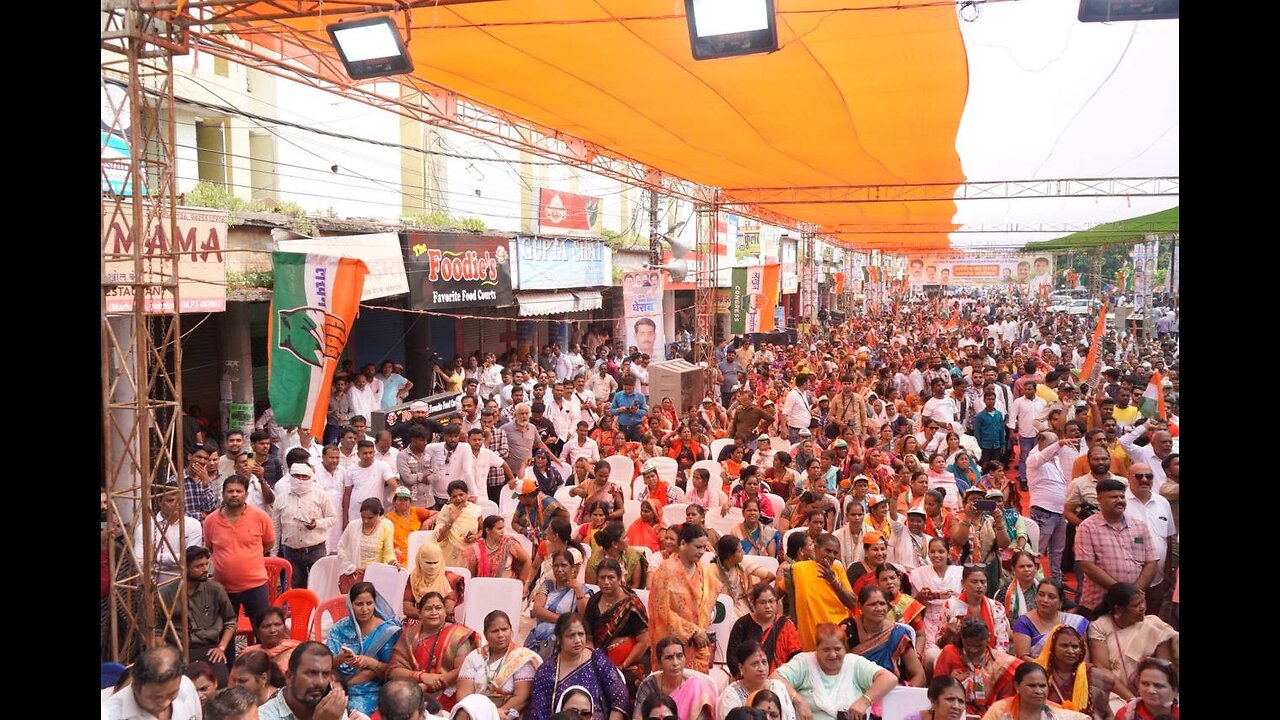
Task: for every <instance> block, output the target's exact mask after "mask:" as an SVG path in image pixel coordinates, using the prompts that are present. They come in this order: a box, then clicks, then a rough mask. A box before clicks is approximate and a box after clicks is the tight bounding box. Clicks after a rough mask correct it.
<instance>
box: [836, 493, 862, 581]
mask: <svg viewBox="0 0 1280 720" xmlns="http://www.w3.org/2000/svg"><path fill="white" fill-rule="evenodd" d="M844 506H845V507H844V519H845V522H844V526H843V527H841V528H840V529H839V530H837V531H836V532H835V536H836V538H838V539H839V540H840V564H841V565H844V566H845V567H846V568H851V567H853V566H854V565H857V564H859V563H861V562H862V557H863V555H864V554H865V553H866V548H864V547H863V545H862V535H863V533H865V532H867V525H866V522H865V521H866V518H867V508H866V506H864V505H863V504H862V502H861V501H859V500H858V499H857V498H854V497H853V496H852V495H850V496H849V499H847V500H845V501H844Z"/></svg>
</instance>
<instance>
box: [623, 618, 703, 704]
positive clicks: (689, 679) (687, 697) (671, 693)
mask: <svg viewBox="0 0 1280 720" xmlns="http://www.w3.org/2000/svg"><path fill="white" fill-rule="evenodd" d="M657 654H658V660H659V662H660V663H661V664H660V665H659V670H658V671H657V672H655V673H653V674H652V675H650V676H649V677H647V678H645V679H644V680H642V681H641V682H640V685H639V686H638V687H637V688H636V700H635V702H636V705H637V706H638V707H637V712H636V713H635V715H634V716H633V718H632V720H644V717H643V716H642V715H641V714H640V713H639V706H642V705H643V704H644V701H645V699H646V698H648V697H649V696H650V695H658V694H661V695H667V696H668V697H670V698H671V699H672V700H675V701H676V709H677V710H678V712H677V713H676V715H677V716H678V717H680V718H681V720H714V718H715V717H716V686H715V683H714V682H712V681H711V678H710V677H708V676H707V675H706V674H705V673H701V672H694V671H693V670H689V669H687V668H686V667H685V652H684V641H683V640H681V639H680V638H677V637H665V638H663V639H661V640H659V641H658V646H657Z"/></svg>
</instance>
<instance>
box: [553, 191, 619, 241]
mask: <svg viewBox="0 0 1280 720" xmlns="http://www.w3.org/2000/svg"><path fill="white" fill-rule="evenodd" d="M538 233H539V234H541V235H560V236H562V237H594V238H598V237H600V236H601V235H602V234H603V233H604V219H603V217H602V216H601V214H600V198H598V197H591V196H589V195H579V194H577V193H571V192H564V191H562V190H551V189H550V188H541V189H539V190H538Z"/></svg>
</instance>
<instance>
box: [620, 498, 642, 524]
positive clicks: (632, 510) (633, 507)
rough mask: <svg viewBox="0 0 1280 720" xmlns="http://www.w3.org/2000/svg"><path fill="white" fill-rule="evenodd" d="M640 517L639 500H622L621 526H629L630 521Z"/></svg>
mask: <svg viewBox="0 0 1280 720" xmlns="http://www.w3.org/2000/svg"><path fill="white" fill-rule="evenodd" d="M639 519H640V501H639V500H623V501H622V527H624V528H629V527H631V523H633V522H635V521H637V520H639Z"/></svg>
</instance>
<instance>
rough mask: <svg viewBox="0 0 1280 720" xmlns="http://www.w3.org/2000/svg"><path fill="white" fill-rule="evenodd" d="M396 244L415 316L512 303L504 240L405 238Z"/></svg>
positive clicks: (508, 253)
mask: <svg viewBox="0 0 1280 720" xmlns="http://www.w3.org/2000/svg"><path fill="white" fill-rule="evenodd" d="M400 238H401V243H402V244H403V246H404V262H405V273H406V274H407V275H408V279H409V296H410V300H411V302H412V305H413V308H414V309H415V310H460V309H463V308H477V307H507V306H509V305H511V304H512V303H513V299H512V295H511V251H510V249H509V247H508V245H509V242H510V241H509V240H508V239H507V238H506V237H502V236H497V235H474V234H471V233H448V232H405V233H401V235H400Z"/></svg>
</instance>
